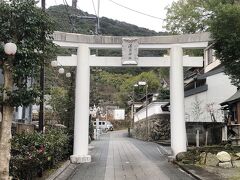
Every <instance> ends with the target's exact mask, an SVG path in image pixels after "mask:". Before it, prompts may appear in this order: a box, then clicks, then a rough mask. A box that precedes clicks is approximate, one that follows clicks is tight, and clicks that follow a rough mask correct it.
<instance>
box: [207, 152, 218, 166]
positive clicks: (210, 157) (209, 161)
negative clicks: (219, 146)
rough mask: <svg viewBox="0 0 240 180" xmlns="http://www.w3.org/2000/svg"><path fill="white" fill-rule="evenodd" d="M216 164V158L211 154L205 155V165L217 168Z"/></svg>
mask: <svg viewBox="0 0 240 180" xmlns="http://www.w3.org/2000/svg"><path fill="white" fill-rule="evenodd" d="M218 163H219V160H218V158H217V157H216V155H214V154H212V153H207V157H206V165H207V166H217V165H218Z"/></svg>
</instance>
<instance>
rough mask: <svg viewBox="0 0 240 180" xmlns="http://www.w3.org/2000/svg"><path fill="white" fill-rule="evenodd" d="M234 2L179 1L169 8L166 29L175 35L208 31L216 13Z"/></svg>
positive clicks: (223, 0) (212, 0)
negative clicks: (225, 5)
mask: <svg viewBox="0 0 240 180" xmlns="http://www.w3.org/2000/svg"><path fill="white" fill-rule="evenodd" d="M233 3H234V0H179V1H177V2H173V3H172V5H171V6H170V7H168V8H167V18H166V29H167V30H168V31H170V32H171V33H173V34H187V33H196V32H203V31H208V30H209V26H210V23H211V20H212V19H213V18H214V17H215V12H216V10H218V9H219V8H221V6H222V5H224V4H233Z"/></svg>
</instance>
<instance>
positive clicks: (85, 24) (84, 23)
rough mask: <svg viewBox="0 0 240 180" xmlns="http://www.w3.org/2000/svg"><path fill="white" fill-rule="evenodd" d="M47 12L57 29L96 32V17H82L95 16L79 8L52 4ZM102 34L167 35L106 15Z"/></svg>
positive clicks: (103, 19) (103, 18) (102, 21)
mask: <svg viewBox="0 0 240 180" xmlns="http://www.w3.org/2000/svg"><path fill="white" fill-rule="evenodd" d="M47 12H48V13H49V14H50V16H51V17H52V18H53V20H54V21H55V22H56V27H55V29H56V30H58V31H64V32H75V33H81V34H94V32H95V22H96V20H95V19H82V18H81V17H79V16H93V17H96V16H94V15H92V14H88V13H87V12H83V11H81V10H79V9H74V8H72V7H70V6H65V5H58V6H51V7H49V8H48V9H47ZM100 34H102V35H113V36H153V35H165V34H166V33H165V32H160V33H157V32H155V31H152V30H149V29H146V28H141V27H138V26H136V25H132V24H128V23H126V22H120V21H117V20H113V19H109V18H106V17H102V18H100Z"/></svg>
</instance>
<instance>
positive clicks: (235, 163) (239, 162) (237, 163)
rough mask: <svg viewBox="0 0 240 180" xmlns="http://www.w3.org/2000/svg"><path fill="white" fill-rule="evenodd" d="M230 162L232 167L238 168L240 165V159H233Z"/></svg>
mask: <svg viewBox="0 0 240 180" xmlns="http://www.w3.org/2000/svg"><path fill="white" fill-rule="evenodd" d="M232 164H233V167H235V168H239V167H240V160H238V161H233V162H232Z"/></svg>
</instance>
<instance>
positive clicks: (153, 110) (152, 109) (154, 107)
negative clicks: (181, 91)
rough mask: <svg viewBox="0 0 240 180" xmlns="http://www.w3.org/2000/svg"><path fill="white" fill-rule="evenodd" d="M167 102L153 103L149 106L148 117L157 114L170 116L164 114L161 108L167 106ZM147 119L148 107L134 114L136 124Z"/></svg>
mask: <svg viewBox="0 0 240 180" xmlns="http://www.w3.org/2000/svg"><path fill="white" fill-rule="evenodd" d="M166 103H167V102H152V103H150V104H148V107H147V108H148V109H147V111H148V112H147V115H148V117H149V116H153V115H157V114H169V112H163V111H162V108H161V106H162V105H165V104H166ZM145 118H146V107H143V108H142V109H141V110H139V111H138V112H136V113H135V114H134V122H137V121H140V120H142V119H145Z"/></svg>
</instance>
